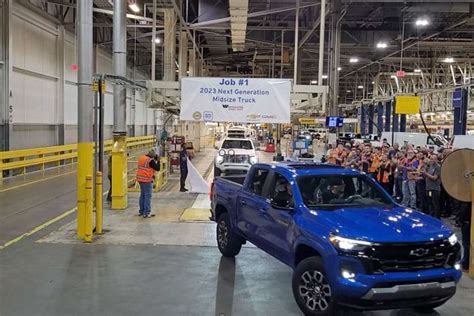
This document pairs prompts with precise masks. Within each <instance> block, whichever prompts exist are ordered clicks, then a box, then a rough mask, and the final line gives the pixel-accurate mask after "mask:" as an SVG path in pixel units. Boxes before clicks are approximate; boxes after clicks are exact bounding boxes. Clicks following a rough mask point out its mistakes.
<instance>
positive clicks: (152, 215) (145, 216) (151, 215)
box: [143, 214, 155, 218]
mask: <svg viewBox="0 0 474 316" xmlns="http://www.w3.org/2000/svg"><path fill="white" fill-rule="evenodd" d="M154 216H155V214H145V215H143V218H150V217H154Z"/></svg>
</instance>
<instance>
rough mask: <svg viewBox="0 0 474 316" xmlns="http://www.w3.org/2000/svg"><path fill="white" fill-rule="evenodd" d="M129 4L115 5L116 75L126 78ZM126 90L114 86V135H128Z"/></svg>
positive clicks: (122, 87) (122, 1)
mask: <svg viewBox="0 0 474 316" xmlns="http://www.w3.org/2000/svg"><path fill="white" fill-rule="evenodd" d="M126 13H127V2H126V1H125V0H117V1H115V5H114V22H113V25H114V29H113V40H114V43H113V48H114V55H113V64H114V74H115V75H117V76H122V77H125V76H126V75H127V21H126ZM125 98H126V89H125V87H124V86H121V85H114V134H120V135H123V134H126V133H127V127H126V124H125V116H126V106H125Z"/></svg>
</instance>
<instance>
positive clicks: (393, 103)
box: [392, 99, 397, 146]
mask: <svg viewBox="0 0 474 316" xmlns="http://www.w3.org/2000/svg"><path fill="white" fill-rule="evenodd" d="M396 106H397V102H395V100H394V99H392V146H393V144H394V143H395V107H396Z"/></svg>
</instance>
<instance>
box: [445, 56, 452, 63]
mask: <svg viewBox="0 0 474 316" xmlns="http://www.w3.org/2000/svg"><path fill="white" fill-rule="evenodd" d="M443 62H444V63H448V64H452V63H454V58H453V57H446V58H445V59H443Z"/></svg>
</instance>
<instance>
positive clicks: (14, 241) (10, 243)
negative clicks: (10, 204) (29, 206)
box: [0, 192, 108, 250]
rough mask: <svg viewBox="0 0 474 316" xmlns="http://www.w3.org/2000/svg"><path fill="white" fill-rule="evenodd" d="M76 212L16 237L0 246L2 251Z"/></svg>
mask: <svg viewBox="0 0 474 316" xmlns="http://www.w3.org/2000/svg"><path fill="white" fill-rule="evenodd" d="M107 193H108V192H104V194H103V195H104V196H105V195H107ZM76 210H77V207H75V208H72V209H70V210H69V211H66V212H64V213H62V214H61V215H58V216H56V217H55V218H53V219H50V220H49V221H47V222H46V223H43V224H41V225H39V226H36V227H35V228H33V229H32V230H30V231H29V232H27V233H24V234H23V235H20V236H18V237H16V238H15V239H12V240H10V241H7V242H6V243H5V244H4V245H3V246H0V250H2V249H4V248H7V247H8V246H11V245H13V244H14V243H17V242H19V241H20V240H22V239H23V238H25V237H28V236H31V235H33V234H34V233H37V232H39V231H40V230H42V229H44V228H46V227H48V226H49V225H51V224H54V223H56V222H57V221H59V220H61V219H63V218H65V217H66V216H68V215H70V214H72V213H74V212H75V211H76Z"/></svg>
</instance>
